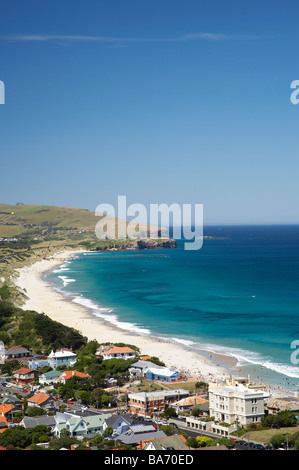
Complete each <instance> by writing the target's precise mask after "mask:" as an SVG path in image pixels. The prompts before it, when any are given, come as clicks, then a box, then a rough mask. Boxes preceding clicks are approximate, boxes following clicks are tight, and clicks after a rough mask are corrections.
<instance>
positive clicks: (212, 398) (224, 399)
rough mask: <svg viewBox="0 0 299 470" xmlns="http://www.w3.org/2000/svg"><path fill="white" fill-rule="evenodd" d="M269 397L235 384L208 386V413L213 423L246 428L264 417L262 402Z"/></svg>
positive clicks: (261, 391) (264, 393)
mask: <svg viewBox="0 0 299 470" xmlns="http://www.w3.org/2000/svg"><path fill="white" fill-rule="evenodd" d="M268 397H269V394H267V393H266V392H265V391H264V390H257V389H254V388H248V386H246V385H243V384H240V383H235V384H234V385H227V384H218V385H217V384H210V386H209V411H210V416H214V418H215V421H219V422H225V423H229V424H233V423H236V422H237V423H238V424H239V425H240V426H246V425H247V424H250V423H256V422H258V421H260V420H261V418H262V417H263V416H264V400H265V399H266V398H268Z"/></svg>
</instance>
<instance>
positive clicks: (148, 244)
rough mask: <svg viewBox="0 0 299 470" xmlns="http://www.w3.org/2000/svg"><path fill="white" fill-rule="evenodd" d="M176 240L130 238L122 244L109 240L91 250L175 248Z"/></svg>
mask: <svg viewBox="0 0 299 470" xmlns="http://www.w3.org/2000/svg"><path fill="white" fill-rule="evenodd" d="M176 247H177V242H176V241H175V240H170V239H167V240H163V239H161V240H160V239H159V240H151V239H140V240H130V241H127V242H124V243H122V244H120V243H117V242H114V241H111V243H107V245H101V246H98V247H95V248H93V249H92V251H131V250H132V251H133V250H154V249H158V248H176Z"/></svg>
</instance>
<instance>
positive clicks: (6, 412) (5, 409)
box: [0, 403, 15, 420]
mask: <svg viewBox="0 0 299 470" xmlns="http://www.w3.org/2000/svg"><path fill="white" fill-rule="evenodd" d="M14 409H15V407H14V406H13V405H9V404H7V403H1V405H0V417H1V416H2V417H3V418H6V419H7V420H12V418H13V411H14Z"/></svg>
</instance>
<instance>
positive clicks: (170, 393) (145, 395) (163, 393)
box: [128, 389, 189, 398]
mask: <svg viewBox="0 0 299 470" xmlns="http://www.w3.org/2000/svg"><path fill="white" fill-rule="evenodd" d="M128 395H129V398H130V397H133V396H134V397H139V398H155V397H162V396H163V397H167V396H171V397H173V396H175V395H189V392H188V390H182V389H176V390H157V391H155V392H138V393H132V392H131V393H129V394H128Z"/></svg>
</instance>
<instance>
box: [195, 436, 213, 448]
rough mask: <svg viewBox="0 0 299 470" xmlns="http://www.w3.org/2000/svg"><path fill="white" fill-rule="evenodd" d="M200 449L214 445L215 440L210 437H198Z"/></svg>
mask: <svg viewBox="0 0 299 470" xmlns="http://www.w3.org/2000/svg"><path fill="white" fill-rule="evenodd" d="M196 440H197V443H198V447H206V446H211V445H213V444H214V440H213V439H212V438H211V437H208V436H198V437H197V438H196Z"/></svg>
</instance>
